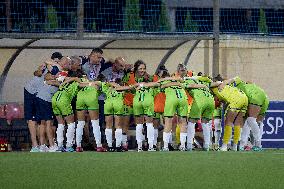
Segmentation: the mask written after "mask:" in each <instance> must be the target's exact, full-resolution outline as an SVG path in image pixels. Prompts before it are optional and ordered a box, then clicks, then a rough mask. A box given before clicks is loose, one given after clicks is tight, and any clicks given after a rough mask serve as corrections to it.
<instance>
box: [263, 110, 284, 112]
mask: <svg viewBox="0 0 284 189" xmlns="http://www.w3.org/2000/svg"><path fill="white" fill-rule="evenodd" d="M266 112H284V110H267V111H266Z"/></svg>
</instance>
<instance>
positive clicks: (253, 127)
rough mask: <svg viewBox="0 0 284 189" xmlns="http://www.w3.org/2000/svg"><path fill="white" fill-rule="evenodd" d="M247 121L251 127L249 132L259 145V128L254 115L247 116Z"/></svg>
mask: <svg viewBox="0 0 284 189" xmlns="http://www.w3.org/2000/svg"><path fill="white" fill-rule="evenodd" d="M247 122H248V124H249V126H250V128H251V132H252V135H253V138H254V140H255V145H256V146H260V129H259V127H258V124H257V122H256V118H254V117H248V118H247Z"/></svg>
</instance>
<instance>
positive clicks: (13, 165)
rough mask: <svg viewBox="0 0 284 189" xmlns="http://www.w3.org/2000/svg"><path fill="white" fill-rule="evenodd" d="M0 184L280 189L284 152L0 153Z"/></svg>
mask: <svg viewBox="0 0 284 189" xmlns="http://www.w3.org/2000/svg"><path fill="white" fill-rule="evenodd" d="M0 170H1V179H0V188H1V189H7V188H13V189H22V188H37V189H41V188H53V189H55V188H92V189H95V188H175V189H179V188H208V189H215V188H222V189H227V188H238V189H241V188H251V189H255V188H265V189H269V188H273V189H276V188H284V151H282V150H278V151H264V152H254V153H253V152H191V153H190V152H167V153H166V152H164V153H163V152H154V153H151V152H150V153H148V152H143V153H137V152H126V153H96V152H84V153H28V152H18V153H16V152H13V153H0Z"/></svg>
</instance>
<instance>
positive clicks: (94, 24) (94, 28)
mask: <svg viewBox="0 0 284 189" xmlns="http://www.w3.org/2000/svg"><path fill="white" fill-rule="evenodd" d="M92 31H93V32H96V31H97V25H96V20H95V19H94V21H93V23H92Z"/></svg>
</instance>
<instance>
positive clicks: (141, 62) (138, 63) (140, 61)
mask: <svg viewBox="0 0 284 189" xmlns="http://www.w3.org/2000/svg"><path fill="white" fill-rule="evenodd" d="M142 64H143V65H144V66H145V68H146V64H145V62H143V60H137V61H136V62H135V63H134V73H136V72H137V70H138V68H139V66H140V65H142Z"/></svg>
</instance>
